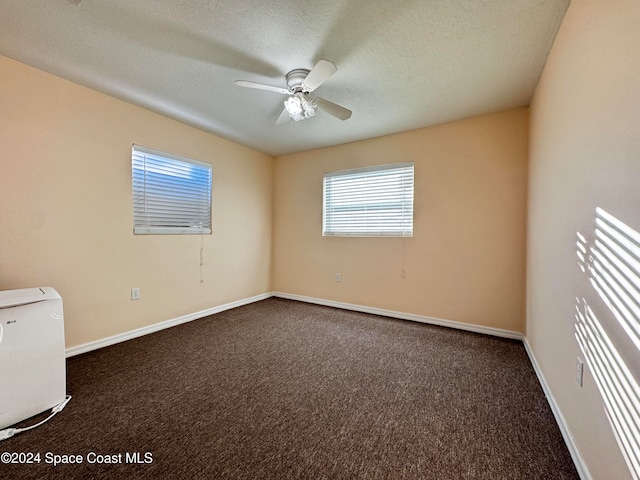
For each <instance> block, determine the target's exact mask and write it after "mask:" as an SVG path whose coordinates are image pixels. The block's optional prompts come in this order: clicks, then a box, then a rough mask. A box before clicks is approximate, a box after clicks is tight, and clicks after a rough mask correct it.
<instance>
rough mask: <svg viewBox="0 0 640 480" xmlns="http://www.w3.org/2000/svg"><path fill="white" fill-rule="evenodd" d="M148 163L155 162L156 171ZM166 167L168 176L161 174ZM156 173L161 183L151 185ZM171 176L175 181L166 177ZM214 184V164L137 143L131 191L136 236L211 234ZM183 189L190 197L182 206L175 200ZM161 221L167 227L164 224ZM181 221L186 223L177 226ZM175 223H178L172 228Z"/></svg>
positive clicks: (132, 151)
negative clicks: (154, 199)
mask: <svg viewBox="0 0 640 480" xmlns="http://www.w3.org/2000/svg"><path fill="white" fill-rule="evenodd" d="M148 161H152V162H155V165H154V168H150V166H149V165H148V163H147V162H148ZM162 162H166V163H165V164H162ZM163 167H166V168H167V170H165V171H166V172H168V173H163V172H162V171H161V170H163V169H164V168H163ZM191 169H193V170H191ZM136 172H137V173H136ZM184 172H187V173H184ZM154 173H155V174H156V180H157V181H153V182H149V183H148V179H149V176H150V175H152V174H154ZM136 175H138V177H137V176H136ZM169 176H170V177H172V180H171V179H168V178H165V177H169ZM180 178H183V179H184V181H182V180H179V179H180ZM148 185H150V186H148ZM212 185H213V168H212V165H211V164H210V163H207V162H202V161H199V160H193V159H190V158H185V157H182V156H179V155H175V154H172V153H167V152H163V151H160V150H156V149H153V148H149V147H144V146H141V145H136V144H133V145H132V147H131V192H132V207H133V233H134V235H202V234H211V232H212V225H211V210H212V208H211V207H212ZM163 187H164V188H163ZM180 189H184V191H185V193H187V194H188V195H189V197H190V198H189V199H187V201H186V202H184V203H182V204H180V203H179V200H178V203H176V201H175V200H176V192H177V191H179V190H180ZM152 195H155V198H156V201H155V202H154V201H151V202H150V200H149V197H150V196H152ZM151 203H153V207H151V206H150V204H151ZM181 207H182V208H181ZM162 211H164V212H166V213H165V214H164V215H165V216H164V217H163V218H162V215H163V213H162ZM152 217H153V218H152ZM194 218H195V219H196V221H195V222H194V221H193V219H194ZM158 219H161V220H163V221H164V222H166V223H167V224H164V225H161V224H160V222H158ZM180 221H182V222H183V223H182V224H179V223H176V222H180ZM172 222H173V223H176V224H174V225H171V223H172ZM198 223H199V225H198Z"/></svg>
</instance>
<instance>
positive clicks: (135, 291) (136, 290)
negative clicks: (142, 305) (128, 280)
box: [131, 288, 140, 300]
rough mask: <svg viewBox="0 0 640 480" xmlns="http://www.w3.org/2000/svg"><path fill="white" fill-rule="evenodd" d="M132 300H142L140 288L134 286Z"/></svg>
mask: <svg viewBox="0 0 640 480" xmlns="http://www.w3.org/2000/svg"><path fill="white" fill-rule="evenodd" d="M131 300H140V289H139V288H132V289H131Z"/></svg>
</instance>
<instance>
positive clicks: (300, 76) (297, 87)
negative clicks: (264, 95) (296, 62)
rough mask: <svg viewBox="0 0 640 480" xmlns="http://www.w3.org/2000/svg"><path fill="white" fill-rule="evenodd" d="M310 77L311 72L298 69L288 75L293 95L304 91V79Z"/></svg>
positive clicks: (288, 83)
mask: <svg viewBox="0 0 640 480" xmlns="http://www.w3.org/2000/svg"><path fill="white" fill-rule="evenodd" d="M307 75H309V70H306V69H304V68H297V69H295V70H291V71H290V72H289V73H287V86H288V87H289V89H290V90H291V91H292V92H293V93H298V92H302V91H304V88H303V86H302V84H303V82H304V79H305V78H307Z"/></svg>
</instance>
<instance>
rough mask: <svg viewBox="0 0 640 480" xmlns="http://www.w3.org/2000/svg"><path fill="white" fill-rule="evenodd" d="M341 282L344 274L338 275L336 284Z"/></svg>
mask: <svg viewBox="0 0 640 480" xmlns="http://www.w3.org/2000/svg"><path fill="white" fill-rule="evenodd" d="M341 281H342V274H341V273H336V282H341Z"/></svg>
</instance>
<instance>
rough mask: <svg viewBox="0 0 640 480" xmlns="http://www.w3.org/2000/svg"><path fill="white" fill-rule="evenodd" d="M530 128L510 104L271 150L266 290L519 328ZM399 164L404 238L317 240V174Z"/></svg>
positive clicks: (524, 116) (319, 187)
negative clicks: (411, 189) (406, 212)
mask: <svg viewBox="0 0 640 480" xmlns="http://www.w3.org/2000/svg"><path fill="white" fill-rule="evenodd" d="M527 131H528V109H517V110H512V111H508V112H504V113H499V114H494V115H488V116H483V117H478V118H473V119H469V120H464V121H461V122H456V123H451V124H447V125H440V126H436V127H431V128H426V129H421V130H415V131H410V132H406V133H401V134H397V135H391V136H386V137H381V138H376V139H372V140H366V141H362V142H356V143H351V144H347V145H341V146H336V147H331V148H324V149H319V150H314V151H309V152H303V153H299V154H292V155H286V156H281V157H278V158H276V161H275V170H274V211H275V216H274V224H273V225H274V254H273V265H274V268H273V290H274V291H279V292H285V293H290V294H296V295H303V296H309V297H316V298H321V299H326V300H333V301H339V302H346V303H351V304H357V305H366V306H370V307H376V308H383V309H388V310H394V311H399V312H403V313H411V314H417V315H424V316H430V317H437V318H442V319H447V320H454V321H459V322H466V323H471V324H478V325H482V326H488V327H496V328H502V329H507V330H512V331H518V332H523V331H524V292H525V286H524V279H525V272H524V264H525V198H526V169H527V165H526V164H527V162H526V159H527ZM405 161H413V162H415V215H414V222H415V224H414V236H413V237H412V238H406V239H404V240H403V239H402V238H344V237H343V238H340V237H322V232H321V230H322V176H323V173H325V172H331V171H336V170H343V169H349V168H355V167H359V166H364V165H374V164H385V163H393V162H405ZM403 269H404V276H403ZM336 273H341V274H342V281H341V282H336V281H335V274H336Z"/></svg>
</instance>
